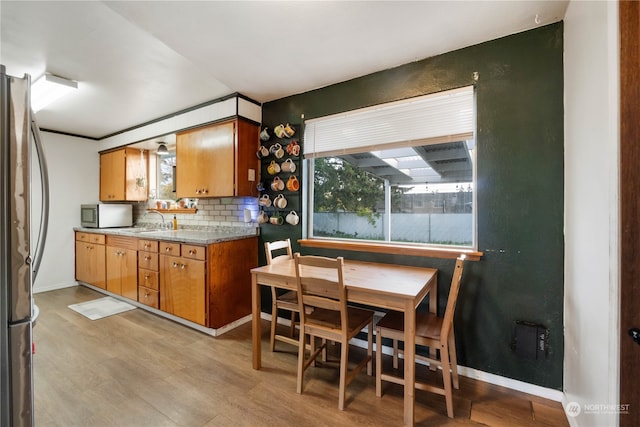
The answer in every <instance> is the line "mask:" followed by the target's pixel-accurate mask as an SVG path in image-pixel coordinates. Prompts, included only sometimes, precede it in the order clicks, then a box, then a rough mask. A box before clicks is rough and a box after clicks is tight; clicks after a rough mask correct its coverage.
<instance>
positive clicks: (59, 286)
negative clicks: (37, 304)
mask: <svg viewBox="0 0 640 427" xmlns="http://www.w3.org/2000/svg"><path fill="white" fill-rule="evenodd" d="M74 286H78V282H69V283H56V284H51V285H45V286H38V287H35V288H33V293H34V294H39V293H40V292H49V291H55V290H57V289H64V288H72V287H74Z"/></svg>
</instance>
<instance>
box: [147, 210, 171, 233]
mask: <svg viewBox="0 0 640 427" xmlns="http://www.w3.org/2000/svg"><path fill="white" fill-rule="evenodd" d="M149 213H154V214H158V215H160V218H162V225H161V226H160V228H167V229H169V228H173V224H171V223H170V222H167V223H166V224H165V222H164V215H162V214H161V213H160V212H158V211H149Z"/></svg>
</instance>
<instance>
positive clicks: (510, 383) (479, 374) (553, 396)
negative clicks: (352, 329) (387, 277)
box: [260, 312, 565, 406]
mask: <svg viewBox="0 0 640 427" xmlns="http://www.w3.org/2000/svg"><path fill="white" fill-rule="evenodd" d="M260 317H261V318H262V319H265V320H269V321H271V314H269V313H264V312H263V313H261V316H260ZM278 323H280V324H283V325H287V326H290V325H291V321H290V320H289V319H283V318H280V317H279V318H278ZM351 344H353V345H355V346H357V347H361V348H367V341H365V340H361V339H358V338H354V339H352V340H351ZM373 346H374V350H375V342H374V343H373ZM382 353H383V354H387V355H392V354H393V349H392V348H391V347H387V346H383V348H382ZM400 357H402V355H400ZM417 363H423V364H424V363H425V362H423V361H421V360H418V361H417ZM458 375H461V376H463V377H467V378H473V379H476V380H479V381H483V382H486V383H489V384H494V385H498V386H501V387H505V388H508V389H511V390H517V391H520V392H523V393H527V394H531V395H534V396H538V397H542V398H544V399H549V400H553V401H555V402H562V403H563V406H564V397H565V396H564V393H563V392H562V391H560V390H554V389H550V388H546V387H541V386H539V385H535V384H530V383H526V382H524V381H518V380H514V379H512V378H506V377H502V376H500V375H496V374H491V373H489V372H484V371H480V370H478V369H474V368H468V367H466V366H460V365H458Z"/></svg>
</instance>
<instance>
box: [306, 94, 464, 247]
mask: <svg viewBox="0 0 640 427" xmlns="http://www.w3.org/2000/svg"><path fill="white" fill-rule="evenodd" d="M474 105H475V104H474V101H473V90H472V88H464V89H461V90H456V91H451V92H446V93H441V94H436V95H432V96H427V97H421V98H416V99H411V100H407V101H403V102H397V103H393V104H386V105H382V106H376V107H372V108H368V109H364V110H358V111H355V112H349V113H345V114H342V115H337V116H331V117H327V118H321V119H314V120H310V121H307V122H306V123H305V125H306V129H305V157H306V158H307V171H308V173H309V175H308V178H309V179H307V180H306V181H307V182H308V183H309V185H308V188H307V190H306V192H307V197H308V200H307V202H308V204H307V206H309V207H312V209H308V210H307V213H308V216H307V229H306V234H307V237H309V238H319V239H348V240H358V241H374V242H389V243H396V244H412V245H415V244H419V245H445V246H456V247H465V248H475V246H476V242H475V240H476V239H475V213H476V210H475V204H474V188H475V185H474V184H475V182H474V180H475V164H476V162H475V157H476V156H475V152H476V150H475V148H476V145H475V139H474V130H475V129H474V123H475V111H474ZM399 126H400V127H399Z"/></svg>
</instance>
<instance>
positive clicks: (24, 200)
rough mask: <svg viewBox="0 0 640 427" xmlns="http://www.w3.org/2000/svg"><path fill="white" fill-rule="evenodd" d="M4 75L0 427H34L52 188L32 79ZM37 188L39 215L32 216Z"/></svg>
mask: <svg viewBox="0 0 640 427" xmlns="http://www.w3.org/2000/svg"><path fill="white" fill-rule="evenodd" d="M5 70H6V69H5V67H4V66H3V65H0V322H2V326H1V327H0V358H1V364H0V426H1V427H9V426H11V427H18V426H32V425H33V424H34V414H33V364H32V361H33V359H32V357H33V355H32V346H33V335H32V333H33V322H34V320H35V319H34V316H37V314H36V313H37V307H35V305H34V303H33V292H32V287H33V281H34V280H35V277H36V275H37V272H38V268H39V266H40V261H41V260H42V250H43V248H44V242H45V238H46V234H47V222H48V210H49V188H48V187H49V186H48V177H47V175H48V173H47V167H46V163H45V160H44V153H43V149H42V144H41V141H40V135H39V133H38V126H37V124H36V123H35V121H34V120H33V118H34V115H33V113H32V111H31V107H30V94H31V91H30V86H31V78H30V77H29V76H28V75H25V76H24V77H22V78H16V77H12V76H9V75H7V74H6V71H5ZM32 156H33V159H34V160H35V159H36V157H37V161H33V163H32ZM32 165H37V166H36V168H35V169H39V170H33V169H34V168H33V167H32ZM33 177H38V179H32V178H33ZM32 181H39V182H35V183H34V182H32ZM38 185H39V186H40V187H39V188H37V190H38V191H37V192H36V193H39V195H40V197H42V200H38V202H40V203H36V205H37V206H38V210H39V211H40V212H31V210H32V206H33V203H32V202H33V201H32V194H33V188H34V187H33V186H38ZM32 215H33V216H32ZM34 218H35V219H38V218H39V224H38V226H37V227H35V226H34V223H37V222H38V221H37V220H36V221H34ZM32 228H38V229H37V230H32ZM36 236H37V238H35V237H36Z"/></svg>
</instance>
